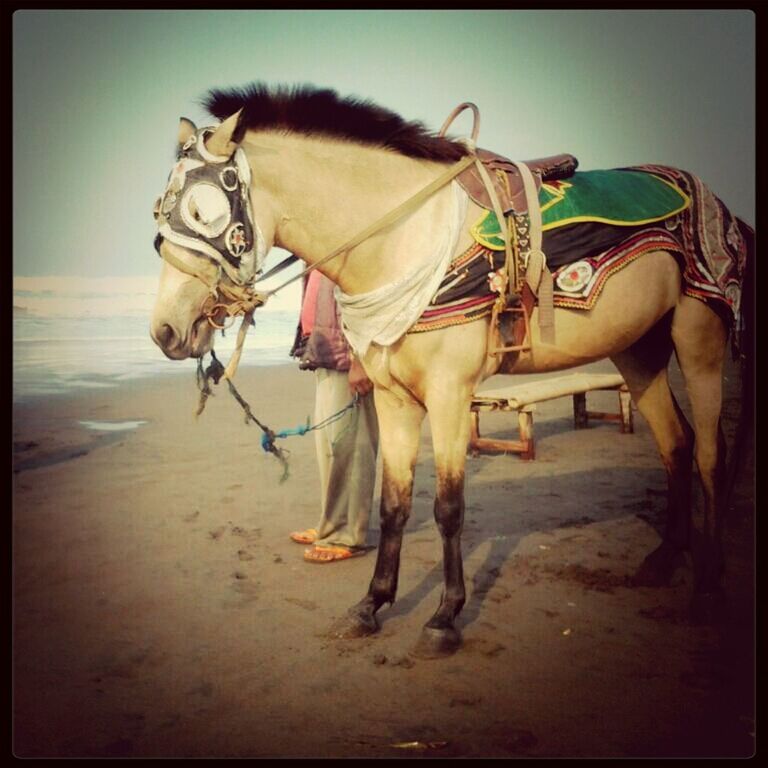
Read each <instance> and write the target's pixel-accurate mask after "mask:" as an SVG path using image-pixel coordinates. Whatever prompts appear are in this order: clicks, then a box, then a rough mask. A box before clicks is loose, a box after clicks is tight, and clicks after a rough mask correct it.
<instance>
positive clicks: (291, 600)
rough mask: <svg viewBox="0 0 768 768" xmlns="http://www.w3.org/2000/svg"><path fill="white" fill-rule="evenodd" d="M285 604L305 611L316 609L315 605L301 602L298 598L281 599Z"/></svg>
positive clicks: (307, 601) (306, 601) (309, 602)
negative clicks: (290, 604)
mask: <svg viewBox="0 0 768 768" xmlns="http://www.w3.org/2000/svg"><path fill="white" fill-rule="evenodd" d="M283 599H284V600H285V602H286V603H292V604H293V605H298V606H299V607H300V608H304V610H307V611H314V610H315V608H317V604H316V603H313V602H312V601H311V600H302V599H301V598H299V597H286V598H283Z"/></svg>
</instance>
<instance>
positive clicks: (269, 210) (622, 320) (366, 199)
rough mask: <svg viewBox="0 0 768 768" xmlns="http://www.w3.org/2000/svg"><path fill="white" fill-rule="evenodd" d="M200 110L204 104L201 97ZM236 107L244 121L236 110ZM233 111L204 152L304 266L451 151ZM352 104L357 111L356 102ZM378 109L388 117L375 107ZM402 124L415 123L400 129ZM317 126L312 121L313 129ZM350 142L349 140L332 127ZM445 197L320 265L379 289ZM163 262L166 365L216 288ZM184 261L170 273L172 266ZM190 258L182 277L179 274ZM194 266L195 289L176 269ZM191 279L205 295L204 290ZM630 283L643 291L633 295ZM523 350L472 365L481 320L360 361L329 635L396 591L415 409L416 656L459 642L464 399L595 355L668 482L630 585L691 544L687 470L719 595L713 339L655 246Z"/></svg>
mask: <svg viewBox="0 0 768 768" xmlns="http://www.w3.org/2000/svg"><path fill="white" fill-rule="evenodd" d="M214 100H215V99H214ZM242 106H246V109H245V111H244V112H237V113H236V114H233V113H235V111H236V109H237V108H239V107H242ZM248 106H249V105H248V104H247V103H245V102H243V103H240V104H238V103H233V104H232V105H231V108H230V105H229V102H227V101H226V100H225V99H221V98H220V99H219V101H218V102H217V104H216V107H217V109H214V110H213V111H214V114H217V116H219V117H222V116H223V115H222V114H221V113H222V112H223V111H224V110H226V112H225V114H230V115H231V117H229V118H228V119H225V120H224V121H223V122H222V123H221V124H220V125H219V126H218V128H216V130H215V131H212V132H211V133H210V134H208V135H204V136H203V138H202V139H201V140H204V142H205V149H206V150H207V152H208V153H209V154H210V155H212V156H216V157H219V158H231V157H232V156H233V154H234V153H235V152H236V150H238V149H242V150H243V151H244V153H245V157H246V158H247V162H248V165H249V166H250V172H251V181H250V196H251V202H252V210H253V217H254V220H255V222H256V230H257V233H258V234H257V235H256V237H261V238H263V241H264V242H263V244H262V245H263V247H264V248H266V249H268V248H270V247H271V246H273V245H277V246H280V247H282V248H285V249H287V250H289V251H291V252H293V253H295V254H297V255H298V256H299V257H300V258H301V259H303V260H304V261H305V262H306V264H308V265H312V264H315V263H317V262H318V261H320V260H321V259H322V258H323V257H324V256H325V255H326V254H328V253H330V252H331V251H332V250H333V249H334V248H335V247H337V246H338V245H339V244H340V243H342V242H344V241H345V239H346V238H347V237H349V236H351V235H353V234H354V233H356V232H358V231H359V230H361V229H363V228H364V227H365V226H366V225H367V224H369V223H370V222H372V221H374V220H376V219H378V218H379V217H381V215H382V214H383V213H386V212H387V211H388V210H390V209H392V208H394V207H395V206H396V205H397V204H399V203H401V202H402V201H403V200H406V199H407V198H409V197H410V196H412V195H413V194H414V193H416V192H418V190H419V189H421V188H422V187H424V186H426V185H427V184H428V183H429V182H430V181H432V180H433V179H434V178H435V177H437V176H438V175H439V174H440V173H442V172H443V171H444V170H445V168H446V166H447V164H448V163H449V162H451V161H452V160H454V159H456V158H457V157H461V155H462V154H464V150H463V149H460V150H459V151H458V153H456V154H454V155H453V156H450V152H451V151H454V150H455V149H456V146H457V145H455V144H454V145H453V150H451V149H450V148H449V149H446V147H447V146H448V144H450V143H451V142H448V141H447V140H443V139H440V140H437V139H434V141H439V142H442V144H440V147H442V149H439V151H438V150H436V152H435V153H434V154H435V155H439V154H440V152H441V151H442V152H444V153H445V155H446V156H433V157H429V156H428V154H429V153H424V154H426V155H427V157H423V158H419V157H414V156H413V154H418V152H416V151H415V152H412V153H411V154H410V155H409V154H406V153H405V152H403V151H398V150H397V148H395V150H393V149H392V148H391V147H388V146H381V142H380V143H379V144H377V143H376V142H375V141H374V142H369V141H368V140H366V139H358V140H356V139H355V138H344V134H345V129H344V128H342V129H339V130H338V131H337V133H338V134H341V135H333V129H331V128H329V129H328V130H322V129H320V130H313V126H311V125H310V126H308V128H307V130H306V131H302V130H301V127H296V126H294V125H288V126H286V124H285V121H284V118H283V117H282V116H281V115H280V114H279V113H277V114H276V115H275V116H272V117H266V118H263V119H262V118H260V117H259V116H255V117H254V115H255V112H254V111H253V110H251V111H250V114H249V110H248ZM360 109H362V110H364V109H370V107H367V106H366V105H363V106H362V107H360ZM387 114H390V113H387ZM406 125H407V127H411V128H412V127H413V124H406ZM321 128H322V127H321ZM350 132H352V134H353V136H354V132H353V130H352V129H350V130H349V131H346V133H350ZM194 134H195V127H194V126H193V125H191V124H190V123H189V122H188V121H185V120H182V124H181V128H180V134H179V144H180V145H185V144H186V145H189V142H190V141H194V139H193V138H192V137H193V135H194ZM451 194H452V193H451V190H450V188H449V187H448V186H446V187H444V188H443V189H441V190H440V191H438V192H437V193H435V194H434V195H433V196H432V197H430V198H429V199H428V200H427V201H426V202H425V203H424V204H423V205H421V206H420V207H419V208H418V210H416V211H415V212H413V213H411V214H410V215H408V216H406V217H404V218H402V219H400V220H399V221H397V222H396V223H394V224H393V225H391V226H389V227H388V228H386V229H385V230H384V231H381V232H379V233H378V234H376V235H374V236H372V237H370V238H369V239H367V240H365V241H364V242H362V243H360V245H359V246H357V247H355V248H353V249H352V250H350V251H348V252H346V253H344V254H342V255H340V256H338V257H337V258H335V259H333V260H331V261H329V262H327V263H324V264H323V265H322V266H321V267H320V270H321V271H322V272H323V273H324V274H326V275H327V276H328V277H329V278H331V279H332V280H334V281H335V282H336V283H337V284H338V285H339V287H340V289H341V290H342V291H343V292H344V293H345V294H349V295H356V294H360V293H365V292H368V291H371V290H374V289H378V288H380V287H382V286H386V285H388V284H390V283H392V282H393V281H395V280H396V279H398V278H399V277H402V276H403V275H405V274H408V273H410V272H412V271H414V270H415V269H416V268H417V267H418V266H419V265H421V264H423V263H425V262H426V260H428V259H430V258H431V257H432V248H431V246H430V244H431V243H433V242H434V241H435V240H436V239H437V238H438V237H439V236H440V233H441V232H443V231H444V229H445V227H447V226H449V211H450V209H451ZM481 213H482V210H481V209H479V208H478V207H476V206H475V205H474V204H473V203H471V202H470V204H469V208H468V210H467V214H466V220H465V224H464V226H463V227H462V230H461V235H460V237H459V240H458V242H457V243H456V246H455V253H457V254H458V253H460V252H462V251H463V250H465V249H466V248H467V247H468V246H469V245H470V244H471V238H470V235H469V234H468V229H469V226H470V225H471V224H472V223H474V222H475V221H476V220H477V219H478V218H479V216H480V215H481ZM158 249H159V252H160V254H161V255H163V256H166V257H168V258H169V259H170V261H171V262H173V264H175V265H176V266H172V264H171V263H169V261H168V260H166V261H165V262H164V263H163V267H162V273H161V278H160V287H159V293H158V298H157V303H156V306H155V309H154V314H153V317H152V336H153V338H154V339H155V341H156V343H157V344H158V345H159V346H160V347H161V349H163V351H164V352H165V353H166V355H168V356H169V357H172V358H174V359H182V358H185V357H188V356H193V357H199V356H200V355H202V354H204V353H205V352H206V351H208V350H209V349H210V348H211V346H212V334H213V329H212V328H211V327H210V325H209V324H208V323H206V322H205V318H204V315H203V313H201V306H203V305H204V304H205V301H206V297H207V296H208V292H209V285H210V284H212V283H213V282H215V281H216V280H221V281H223V283H228V282H231V280H230V279H229V278H228V277H227V276H226V275H224V274H222V272H221V270H220V269H217V267H216V265H215V263H214V262H212V261H211V260H210V259H205V258H203V257H201V255H200V253H199V252H195V251H194V250H191V249H189V248H185V247H183V246H182V245H179V244H178V243H174V242H171V241H169V240H168V239H165V238H164V239H162V242H160V243H159V244H158ZM183 265H186V267H184V268H183V269H180V268H179V267H180V266H183ZM190 265H192V268H191V269H190V268H189V267H190ZM193 271H196V272H198V273H199V274H200V273H202V278H204V279H197V278H196V277H194V276H192V274H191V272H193ZM206 283H207V284H206ZM640 285H642V286H643V288H642V291H640V290H638V286H640ZM532 320H533V322H532V329H533V331H532V339H531V348H530V350H529V351H527V352H522V353H520V352H515V353H509V354H507V355H506V356H503V357H500V356H495V357H494V356H490V355H489V354H488V325H489V320H488V319H487V318H485V319H480V320H477V321H474V322H471V323H468V324H465V325H459V326H454V327H449V328H445V329H442V330H438V331H434V332H429V333H419V334H407V335H404V336H402V337H401V338H400V339H399V340H397V341H396V342H394V343H393V344H391V345H390V346H388V347H382V346H379V345H377V344H375V343H374V344H372V345H371V346H370V347H369V348H368V350H367V352H366V354H365V355H364V357H363V358H362V362H363V365H364V367H365V369H366V371H367V372H368V374H369V376H370V377H371V379H372V380H373V381H374V385H375V402H376V410H377V413H378V417H379V423H380V434H381V452H382V455H383V485H382V498H381V536H380V543H379V548H378V557H377V561H376V566H375V572H374V575H373V579H372V581H371V583H370V587H369V589H368V593H367V594H366V596H365V597H364V598H363V599H362V600H361V601H360V602H359V603H358V604H357V605H356V606H354V607H353V608H352V609H351V610H350V611H349V613H348V615H347V617H346V618H345V619H344V621H343V623H342V625H341V626H340V627H338V628H337V631H338V633H339V634H340V635H344V636H356V635H361V634H367V633H370V632H374V631H375V630H376V629H377V628H378V624H377V619H376V618H375V613H376V611H377V610H378V609H379V608H380V607H381V606H382V605H383V604H384V603H392V602H393V601H394V599H395V593H396V589H397V578H398V570H399V558H400V549H401V542H402V537H403V529H404V527H405V524H406V521H407V520H408V516H409V513H410V511H411V494H412V488H413V477H414V466H415V464H416V460H417V452H418V446H419V436H420V427H421V424H422V421H423V419H424V417H425V415H427V414H429V419H430V425H431V431H432V436H433V442H434V452H435V465H436V471H437V487H436V497H435V504H434V515H435V520H436V521H437V525H438V528H439V530H440V533H441V535H442V539H443V555H444V571H445V589H444V592H443V595H442V599H441V602H440V605H439V607H438V609H437V611H436V613H435V614H434V616H433V617H432V618H431V619H430V620H429V622H428V623H427V624H426V626H425V627H424V630H423V632H422V636H421V638H420V641H419V645H418V648H417V652H419V653H421V655H423V656H435V655H440V654H444V653H450V652H452V651H454V650H455V649H456V648H457V647H458V646H459V644H460V634H459V631H458V630H457V629H456V627H455V626H454V621H455V619H456V617H457V615H458V614H459V612H460V611H461V609H462V606H463V604H464V601H465V588H464V578H463V572H462V555H461V544H460V538H461V531H462V523H463V517H464V467H465V457H466V453H467V443H468V437H469V429H470V409H469V405H470V399H471V397H472V394H473V392H474V391H475V389H476V387H477V385H478V384H479V383H480V382H481V381H482V380H483V379H484V378H486V377H488V376H490V375H492V374H494V373H497V372H503V373H509V374H516V373H540V372H547V371H557V370H561V369H564V368H568V367H572V366H578V365H583V364H585V363H589V362H591V361H596V360H600V359H602V358H610V359H611V360H612V361H613V362H614V363H615V364H616V366H617V367H618V369H619V371H620V372H621V373H622V374H623V375H624V377H625V379H626V381H627V384H628V385H629V388H630V391H631V393H632V396H633V398H634V400H635V402H636V404H637V407H638V409H639V410H640V412H641V413H642V414H643V416H644V417H645V418H646V419H647V421H648V423H649V425H650V427H651V430H652V432H653V435H654V437H655V440H656V443H657V446H658V450H659V453H660V455H661V458H662V461H663V463H664V467H665V469H666V473H667V479H668V490H669V499H668V515H669V517H668V522H667V525H666V530H665V532H664V535H663V541H662V543H661V545H660V546H659V547H658V548H657V549H656V550H654V551H653V552H651V553H650V554H649V555H648V556H647V558H646V559H645V561H644V562H643V564H642V566H641V568H640V570H639V572H638V574H637V577H636V578H637V582H638V583H639V584H645V585H663V584H667V583H668V582H669V579H670V577H671V575H672V573H673V571H674V569H675V567H676V565H677V564H678V560H679V557H680V555H681V553H682V552H683V551H684V550H686V549H689V548H690V547H691V541H692V537H691V509H690V508H691V478H692V461H693V459H694V458H695V461H696V464H697V466H698V469H699V474H700V477H701V481H702V485H703V491H704V505H705V525H704V529H703V531H701V536H699V537H696V542H697V543H698V551H697V552H695V553H694V555H695V561H696V562H697V563H698V566H697V579H696V587H695V597H696V602H697V604H698V605H699V607H702V606H703V607H705V608H706V607H707V605H708V603H709V601H711V600H712V598H713V597H716V596H717V595H718V592H719V590H720V579H721V572H722V567H723V554H722V550H721V528H722V519H723V511H724V481H725V474H724V466H725V464H724V443H723V439H722V432H721V431H720V426H719V418H720V409H721V402H722V386H721V379H722V368H723V361H724V355H725V352H726V342H727V339H728V328H727V327H726V325H725V324H724V322H723V321H722V320H721V319H720V317H719V316H718V315H717V314H716V313H715V312H714V311H713V310H712V309H710V308H709V307H708V306H707V305H706V304H705V303H703V302H702V301H699V300H697V299H695V298H691V297H688V296H685V295H683V293H682V290H681V272H680V268H679V266H678V264H677V262H676V260H675V258H674V257H673V256H672V255H670V254H669V253H666V252H661V251H656V252H652V253H648V254H646V255H644V256H642V257H640V258H639V259H637V260H635V261H633V262H632V263H630V264H629V265H628V266H626V268H624V269H623V270H621V271H620V272H618V273H617V274H615V275H613V276H612V277H611V278H610V279H609V280H608V281H607V283H606V285H605V288H604V291H603V294H602V296H601V298H600V300H599V302H598V303H597V304H596V305H595V308H594V309H592V310H591V311H582V310H568V309H559V308H558V309H556V310H555V339H556V343H555V344H544V343H542V342H541V340H540V337H539V333H538V330H537V322H536V311H534V316H533V318H532ZM673 350H674V351H675V352H676V354H677V358H678V360H679V364H680V368H681V370H682V373H683V375H684V377H685V381H686V386H687V390H688V395H689V397H690V405H691V411H692V414H693V426H692V427H691V426H689V424H688V423H687V421H686V419H685V417H684V416H683V414H682V412H681V410H680V408H679V407H678V404H677V403H676V402H675V398H674V396H673V394H672V392H671V390H670V387H669V383H668V379H667V365H668V363H669V360H670V356H671V354H672V351H673Z"/></svg>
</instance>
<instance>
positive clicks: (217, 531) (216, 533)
mask: <svg viewBox="0 0 768 768" xmlns="http://www.w3.org/2000/svg"><path fill="white" fill-rule="evenodd" d="M226 530H227V526H226V525H220V526H219V527H218V528H214V529H213V530H210V531H208V535H209V536H210V537H211V538H212V539H220V538H221V536H222V534H223V533H224V531H226Z"/></svg>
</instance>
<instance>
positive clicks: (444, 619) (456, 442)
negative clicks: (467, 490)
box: [414, 384, 471, 658]
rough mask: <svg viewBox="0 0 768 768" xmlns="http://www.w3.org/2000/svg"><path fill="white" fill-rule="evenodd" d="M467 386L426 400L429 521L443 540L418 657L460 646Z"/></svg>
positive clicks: (445, 390)
mask: <svg viewBox="0 0 768 768" xmlns="http://www.w3.org/2000/svg"><path fill="white" fill-rule="evenodd" d="M470 398H471V391H470V390H468V389H467V390H466V391H463V392H462V388H461V387H460V386H459V385H458V384H457V385H456V386H455V388H454V387H447V388H444V387H441V388H440V392H439V393H437V395H435V396H433V397H432V398H430V399H429V400H428V402H427V409H428V411H429V422H430V426H431V428H432V441H433V445H434V451H435V469H436V474H437V489H436V494H435V521H436V522H437V527H438V529H439V531H440V535H441V536H442V539H443V573H444V578H445V587H444V590H443V594H442V596H441V598H440V605H439V607H438V609H437V611H436V612H435V614H434V615H433V616H432V618H431V619H430V620H429V621H428V622H427V623H426V625H425V627H424V629H423V630H422V633H421V637H420V638H419V642H418V644H417V645H416V648H415V651H414V652H415V654H416V655H417V656H421V657H422V658H437V657H441V656H446V655H449V654H451V653H454V652H455V651H456V650H457V649H458V648H459V646H460V645H461V633H460V632H459V630H458V629H456V627H455V625H454V621H455V619H456V617H457V616H458V615H459V612H460V611H461V609H462V608H463V607H464V601H465V599H466V592H465V588H464V568H463V564H462V558H461V531H462V528H463V525H464V466H465V463H466V456H467V443H468V441H469V428H470V412H469V404H470Z"/></svg>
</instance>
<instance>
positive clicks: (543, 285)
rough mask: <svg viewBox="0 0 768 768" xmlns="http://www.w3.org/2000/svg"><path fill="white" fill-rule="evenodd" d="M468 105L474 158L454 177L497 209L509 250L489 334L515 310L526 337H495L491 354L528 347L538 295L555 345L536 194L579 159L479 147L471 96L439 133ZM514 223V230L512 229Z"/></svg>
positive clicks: (542, 321)
mask: <svg viewBox="0 0 768 768" xmlns="http://www.w3.org/2000/svg"><path fill="white" fill-rule="evenodd" d="M465 109H471V110H472V113H473V114H474V122H473V125H472V135H471V138H470V139H469V141H468V142H467V144H468V146H469V147H470V149H472V151H473V156H474V158H475V163H474V164H473V165H470V166H468V167H467V168H465V169H464V170H463V171H461V172H460V173H459V174H458V175H457V176H456V180H457V181H458V182H459V184H460V185H461V187H462V188H463V189H464V190H465V191H466V193H467V194H468V195H469V197H470V198H471V199H472V200H473V201H474V202H475V203H477V204H478V205H479V206H481V207H482V208H486V209H487V210H492V211H493V212H494V213H495V214H496V218H497V220H498V221H499V224H500V226H501V229H502V237H503V239H504V250H505V251H506V262H505V267H504V269H503V270H501V273H502V274H503V276H504V277H503V283H504V284H503V286H502V287H501V290H500V296H499V301H497V302H496V304H494V310H493V314H492V320H491V333H492V334H495V335H498V334H499V316H500V315H501V314H502V313H504V312H513V313H516V314H517V315H519V317H518V318H517V320H518V321H517V322H515V325H516V326H517V327H518V328H519V329H522V337H523V340H522V341H520V342H518V343H514V344H513V345H512V346H504V345H503V343H502V344H497V343H495V342H494V343H492V344H489V346H490V349H491V350H492V351H491V352H490V354H492V355H497V354H502V353H504V352H511V351H520V350H525V349H529V348H530V347H529V345H527V344H526V343H525V339H526V338H530V328H529V325H528V318H529V316H530V314H531V311H532V308H533V304H534V301H535V299H538V304H539V328H540V330H541V338H542V341H544V342H545V343H552V344H554V339H555V337H554V304H553V289H552V273H551V272H550V271H549V269H548V268H547V264H546V255H545V254H544V252H543V251H542V250H541V237H542V229H541V209H540V207H539V204H538V202H539V197H538V196H539V190H540V189H541V184H542V180H545V181H554V180H556V179H563V178H568V177H569V176H572V175H573V173H574V171H575V170H576V168H577V166H578V164H579V163H578V160H577V159H576V158H575V157H574V156H573V155H569V154H566V153H563V154H560V155H553V156H551V157H545V158H541V159H538V160H531V161H529V162H527V163H515V162H513V161H512V160H510V159H509V158H506V157H504V156H503V155H498V154H496V153H494V152H489V151H488V150H485V149H475V148H476V147H477V136H478V133H479V130H480V111H479V110H478V108H477V106H476V105H475V104H472V102H468V101H467V102H464V103H462V104H459V106H458V107H456V108H455V109H454V110H453V112H451V114H450V115H448V117H447V118H446V120H445V122H444V123H443V126H442V128H441V129H440V132H439V135H440V136H445V135H446V131H447V130H448V127H449V126H450V124H451V123H452V122H453V121H454V119H455V118H456V116H457V115H459V114H461V113H462V112H463V111H464V110H465ZM529 201H530V203H531V205H530V206H529V205H528V202H529ZM529 208H530V210H529ZM510 226H512V227H514V230H515V231H514V233H512V234H511V233H510ZM512 235H514V247H513V236H512ZM515 335H516V336H517V335H519V334H518V333H516V334H515Z"/></svg>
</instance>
